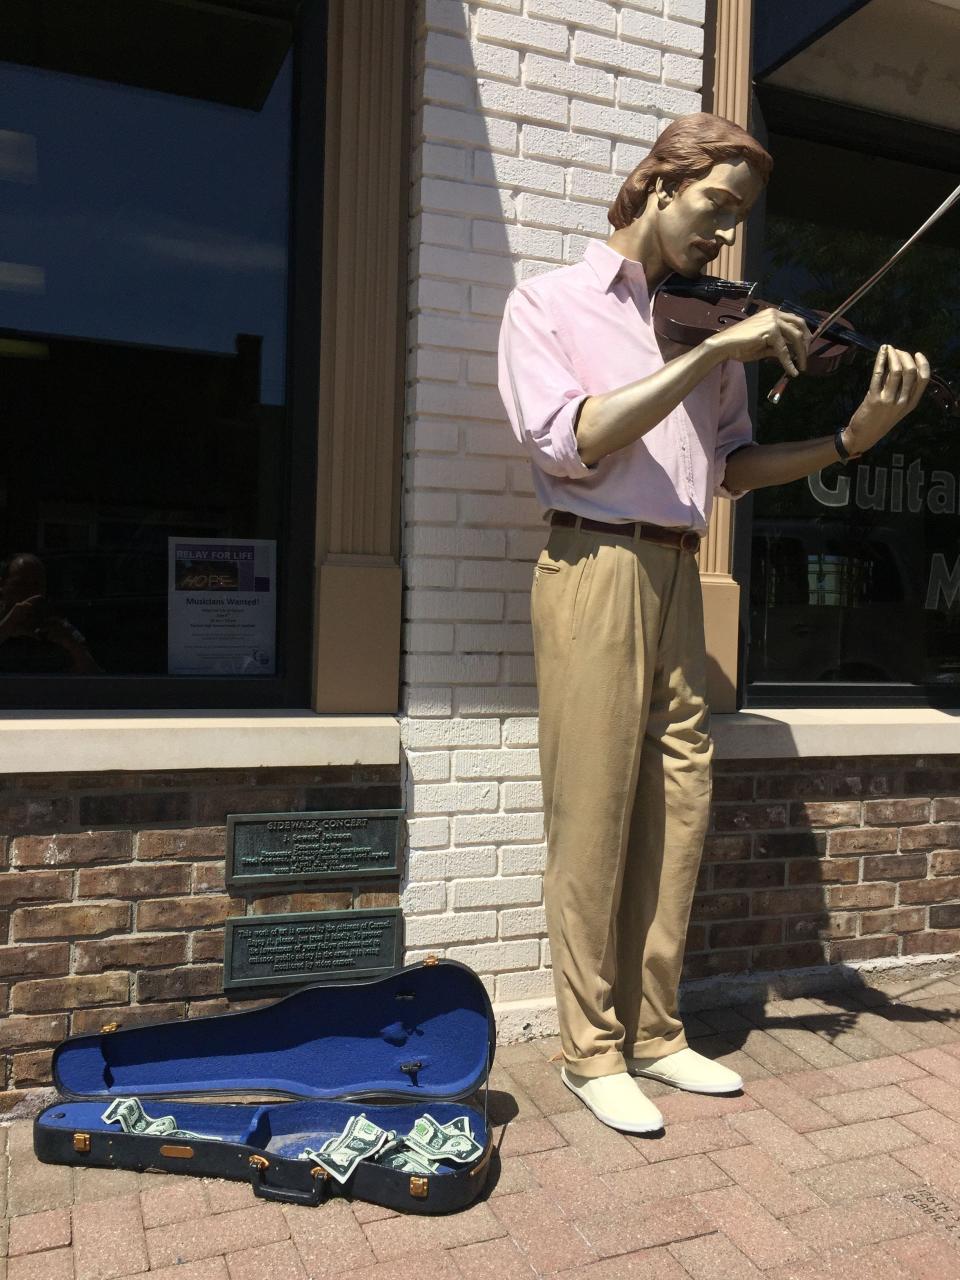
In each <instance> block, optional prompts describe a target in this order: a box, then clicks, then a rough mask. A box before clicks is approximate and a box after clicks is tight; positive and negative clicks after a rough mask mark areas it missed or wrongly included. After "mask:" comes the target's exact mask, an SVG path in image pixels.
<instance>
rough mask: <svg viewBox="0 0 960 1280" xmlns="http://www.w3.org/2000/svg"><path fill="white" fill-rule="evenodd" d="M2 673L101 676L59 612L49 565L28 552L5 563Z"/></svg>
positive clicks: (0, 582)
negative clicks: (51, 595) (52, 603)
mask: <svg viewBox="0 0 960 1280" xmlns="http://www.w3.org/2000/svg"><path fill="white" fill-rule="evenodd" d="M0 670H3V671H9V672H16V671H22V672H24V673H36V672H38V671H42V672H72V673H75V674H77V675H90V674H96V673H98V672H100V671H101V670H102V668H101V667H100V666H99V665H98V663H97V662H96V661H95V659H94V658H93V656H92V655H91V653H90V650H89V649H88V648H87V642H86V641H85V640H84V638H83V636H82V635H81V634H80V632H79V631H78V630H77V628H76V627H74V626H73V625H72V624H71V623H69V622H68V621H67V620H66V618H61V617H60V616H58V615H57V614H56V613H54V612H53V610H52V608H51V606H50V601H49V600H48V599H47V572H46V569H45V568H44V566H43V561H42V560H41V559H40V558H39V557H38V556H35V555H32V554H31V553H30V552H27V551H23V552H19V553H18V554H17V555H14V556H11V557H10V558H9V559H8V560H5V561H4V562H3V563H2V564H0Z"/></svg>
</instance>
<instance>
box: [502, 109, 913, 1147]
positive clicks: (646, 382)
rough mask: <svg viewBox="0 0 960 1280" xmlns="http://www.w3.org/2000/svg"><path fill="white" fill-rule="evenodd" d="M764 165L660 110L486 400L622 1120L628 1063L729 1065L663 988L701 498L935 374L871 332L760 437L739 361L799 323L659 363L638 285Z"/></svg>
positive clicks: (511, 316) (693, 679) (594, 1083)
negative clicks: (520, 469) (529, 556)
mask: <svg viewBox="0 0 960 1280" xmlns="http://www.w3.org/2000/svg"><path fill="white" fill-rule="evenodd" d="M771 166H772V161H771V159H770V157H769V156H768V155H767V153H766V152H765V151H764V150H763V149H762V148H761V147H760V145H759V144H758V143H757V142H756V141H755V140H754V139H753V138H751V137H750V135H749V134H747V133H745V132H744V131H743V130H741V129H739V128H738V127H737V126H736V125H733V124H731V123H730V122H728V121H725V120H722V119H720V118H719V117H717V116H711V115H707V114H697V115H693V116H688V117H684V118H683V119H681V120H677V121H675V122H674V123H673V124H671V125H670V126H669V127H668V128H667V129H666V130H664V132H663V134H662V135H661V136H660V138H659V140H658V141H657V142H656V143H655V144H654V147H653V149H652V151H651V152H650V154H649V155H648V156H647V157H646V158H645V159H644V160H643V161H642V162H641V164H640V165H639V166H638V167H637V168H636V169H635V170H634V171H633V172H632V173H631V174H630V175H629V176H628V177H627V179H626V181H625V182H624V183H623V186H622V188H621V190H620V193H619V195H618V196H617V199H616V201H615V202H614V204H613V205H612V206H611V209H610V212H609V214H608V218H609V220H610V222H611V224H612V225H613V227H614V228H615V231H614V233H613V234H612V235H611V237H610V238H609V240H607V241H606V242H603V241H593V242H591V243H590V244H589V245H588V247H587V250H586V253H585V255H584V260H583V261H582V262H580V263H578V264H576V265H575V266H570V267H564V268H560V269H558V270H555V271H550V272H547V273H545V274H541V275H539V276H536V277H534V278H532V279H530V280H526V281H524V282H523V283H522V284H520V285H518V286H517V287H516V288H515V289H514V290H513V291H512V292H511V294H510V296H509V298H508V300H507V306H506V309H505V313H504V318H503V324H502V328H501V335H500V378H499V385H500V391H501V395H502V397H503V400H504V404H505V406H506V409H507V413H508V417H509V419H510V423H511V426H512V428H513V431H514V434H515V435H516V436H517V438H518V440H519V441H520V442H521V443H522V444H523V445H524V446H525V447H526V449H527V452H528V453H529V455H530V458H531V460H532V462H533V463H534V466H533V479H534V487H535V490H536V493H537V496H538V498H539V499H540V502H541V504H542V506H543V507H545V508H547V509H548V511H549V512H550V521H551V525H552V528H551V531H550V535H549V540H548V542H547V545H546V548H545V549H544V551H543V552H542V553H541V555H540V558H539V560H538V562H537V566H536V570H535V573H534V582H533V588H532V595H531V617H532V623H533V638H534V655H535V661H536V676H537V686H538V691H539V698H540V763H541V776H542V779H543V805H544V825H545V829H546V835H547V866H546V874H545V878H544V901H545V905H546V914H547V929H548V933H549V937H550V944H551V957H552V964H553V972H554V983H555V988H556V994H557V1008H558V1016H559V1023H560V1036H561V1043H562V1048H563V1054H564V1059H565V1061H564V1065H563V1068H562V1075H563V1079H564V1082H565V1083H566V1084H567V1085H568V1087H569V1088H571V1089H573V1091H574V1092H575V1093H577V1094H578V1096H579V1097H580V1098H581V1099H582V1100H583V1101H584V1102H585V1103H586V1105H587V1106H588V1107H590V1109H591V1110H593V1111H594V1113H595V1114H596V1115H597V1116H598V1117H599V1118H600V1119H601V1120H603V1121H604V1122H605V1123H607V1124H611V1125H614V1126H615V1127H617V1128H623V1129H627V1130H630V1131H633V1132H645V1131H648V1130H651V1129H656V1128H659V1127H660V1125H661V1124H662V1118H661V1116H660V1113H659V1111H658V1110H657V1108H656V1107H655V1106H654V1105H653V1103H652V1102H651V1101H650V1100H649V1099H648V1098H646V1097H645V1096H644V1095H643V1093H642V1092H641V1091H640V1088H639V1085H638V1082H637V1081H636V1080H635V1079H633V1076H634V1075H642V1076H648V1077H652V1078H655V1079H659V1080H665V1081H668V1082H669V1083H671V1084H674V1085H677V1086H679V1087H681V1088H686V1089H691V1090H693V1091H696V1092H701V1093H723V1092H727V1091H729V1090H731V1089H737V1088H740V1087H741V1084H742V1081H741V1079H740V1077H739V1076H738V1075H737V1074H736V1073H735V1072H733V1071H731V1070H729V1069H728V1068H727V1067H725V1066H723V1065H722V1064H720V1063H715V1062H712V1061H710V1060H709V1059H708V1058H705V1057H704V1056H702V1055H701V1054H699V1053H697V1052H695V1051H694V1050H693V1049H691V1048H690V1047H689V1045H688V1044H687V1042H686V1039H685V1037H684V1030H683V1024H682V1022H681V1020H680V1018H679V1016H678V1004H677V989H678V985H679V979H680V972H681V964H682V959H683V949H684V941H685V937H686V931H687V926H688V921H689V917H690V909H691V904H692V899H693V893H694V888H695V882H696V879H697V872H698V869H699V865H700V859H701V854H702V847H703V839H704V834H705V831H706V827H707V820H708V809H709V804H710V794H711V780H710V766H711V758H712V750H713V747H712V743H711V740H710V736H709V708H708V706H707V704H706V701H705V692H706V659H705V652H704V633H703V617H702V598H701V588H700V580H699V574H698V568H697V561H696V559H695V556H694V554H693V552H694V551H695V549H696V547H697V546H698V544H699V542H700V538H701V537H702V536H703V535H704V534H705V532H706V530H707V525H708V521H709V517H710V509H711V505H712V499H713V497H714V496H715V495H720V494H722V495H725V496H728V497H731V498H737V497H740V496H741V495H742V494H743V493H745V492H746V491H747V490H748V489H753V488H758V487H760V486H762V485H769V484H782V483H784V482H786V481H789V480H794V479H797V478H799V477H801V476H805V475H807V474H810V473H812V472H815V471H818V470H820V469H821V468H823V467H826V466H828V465H830V464H831V463H834V462H836V461H837V460H838V457H839V456H843V455H844V454H846V453H849V454H851V455H853V454H856V453H859V452H862V451H863V450H864V449H866V448H868V447H869V446H870V445H871V444H873V443H875V442H876V441H877V440H878V439H879V438H880V437H881V436H882V435H884V434H885V433H886V432H887V431H889V430H890V428H891V427H892V426H893V425H894V424H895V423H896V422H897V421H899V419H900V418H902V417H904V415H905V414H907V413H908V412H909V411H910V410H911V409H912V408H913V407H914V405H915V404H916V403H917V401H918V399H919V397H920V395H921V394H922V392H923V390H924V388H925V386H926V383H927V379H928V378H929V366H928V364H927V361H926V360H925V359H924V357H923V356H922V355H920V354H919V353H918V354H917V356H916V359H915V360H914V358H912V357H911V356H909V355H908V354H906V353H905V352H897V351H893V350H888V349H885V350H882V351H881V352H880V354H879V356H878V358H877V362H876V365H875V368H874V374H873V379H872V381H871V384H870V390H869V392H868V394H867V397H866V399H865V400H864V402H863V404H862V405H861V406H860V408H859V409H858V410H857V412H856V413H855V414H854V416H853V418H852V419H851V421H850V423H849V424H848V425H847V426H845V427H844V429H843V431H842V432H837V433H836V435H827V436H821V437H819V438H815V439H811V440H807V441H794V442H789V443H782V444H774V445H758V444H755V443H754V442H753V441H752V438H751V437H752V429H751V424H750V420H749V416H748V413H747V394H746V379H745V374H744V369H743V362H744V361H747V360H758V359H760V358H762V357H764V356H773V357H775V358H776V359H778V360H779V361H780V363H781V364H782V365H783V368H784V369H785V370H786V371H787V373H789V374H791V375H796V373H797V372H798V370H801V369H803V368H804V366H805V363H806V352H807V337H808V330H807V329H806V326H805V325H804V323H803V322H802V321H800V320H799V319H797V318H795V317H792V316H790V315H787V314H784V313H780V312H777V311H774V310H765V311H763V312H760V313H759V314H758V315H756V316H753V317H751V318H749V319H747V320H743V321H741V322H739V323H737V324H733V325H731V326H730V327H729V328H728V329H726V330H724V331H722V332H720V333H718V334H716V335H714V336H711V337H710V338H708V339H707V340H706V341H705V342H703V343H702V344H700V345H699V346H697V347H694V348H691V349H683V354H681V355H678V356H676V358H672V359H668V360H667V362H666V363H665V362H664V356H663V354H662V353H661V350H660V347H659V345H658V342H657V340H656V337H655V335H654V331H653V327H652V323H651V295H652V294H653V292H654V291H655V289H656V286H657V285H659V284H660V283H661V282H662V281H663V280H665V279H666V277H667V276H668V275H670V274H671V273H672V272H678V273H679V274H681V275H683V276H688V277H694V276H697V275H699V274H700V272H701V271H702V270H703V268H704V267H705V265H706V264H707V263H708V262H709V261H710V260H711V259H712V258H714V257H715V256H716V254H717V253H718V252H719V250H720V248H721V246H722V245H729V244H732V243H733V241H734V238H735V235H736V228H737V225H738V223H740V222H741V221H742V220H743V218H744V217H745V216H746V214H747V212H748V211H749V209H750V207H751V205H752V204H753V202H754V201H755V200H756V198H757V196H758V195H759V194H760V191H761V190H762V188H763V186H764V184H765V183H766V180H767V177H768V175H769V173H770V169H771ZM669 354H674V353H672V352H671V353H669Z"/></svg>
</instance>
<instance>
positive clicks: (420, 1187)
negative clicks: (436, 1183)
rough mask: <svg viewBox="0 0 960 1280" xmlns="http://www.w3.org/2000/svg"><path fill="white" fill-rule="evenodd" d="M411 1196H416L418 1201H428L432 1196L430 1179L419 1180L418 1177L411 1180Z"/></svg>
mask: <svg viewBox="0 0 960 1280" xmlns="http://www.w3.org/2000/svg"><path fill="white" fill-rule="evenodd" d="M410 1194H411V1195H412V1196H416V1198H417V1199H418V1200H426V1198H427V1196H428V1195H429V1194H430V1179H429V1178H418V1177H416V1176H414V1177H411V1179H410Z"/></svg>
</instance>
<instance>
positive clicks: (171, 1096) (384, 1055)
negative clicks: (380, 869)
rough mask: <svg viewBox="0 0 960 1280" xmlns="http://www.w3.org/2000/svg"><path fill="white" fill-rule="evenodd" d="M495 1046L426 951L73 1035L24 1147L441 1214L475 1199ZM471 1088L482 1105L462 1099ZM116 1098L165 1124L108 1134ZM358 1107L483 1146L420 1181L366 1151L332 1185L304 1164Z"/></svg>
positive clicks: (477, 1012) (285, 1195) (397, 1128)
mask: <svg viewBox="0 0 960 1280" xmlns="http://www.w3.org/2000/svg"><path fill="white" fill-rule="evenodd" d="M495 1044H496V1029H495V1024H494V1018H493V1010H492V1008H491V1005H490V1000H489V997H488V996H487V992H486V990H485V988H484V986H483V984H482V983H481V982H480V980H479V978H478V977H477V975H476V974H475V973H474V972H473V970H472V969H469V968H468V967H467V966H466V965H463V964H459V963H458V962H456V961H452V960H437V959H434V958H433V957H429V958H428V959H427V960H426V961H424V962H422V963H420V964H414V965H409V966H408V967H406V968H403V969H399V970H397V971H396V972H395V973H392V974H389V975H388V976H387V977H385V978H378V979H376V980H374V981H371V982H352V983H328V984H323V985H317V986H311V987H306V988H303V989H302V990H300V991H297V992H295V993H294V994H293V995H289V996H286V997H284V998H283V999H281V1000H278V1001H276V1002H275V1003H274V1004H271V1005H265V1006H262V1007H261V1008H258V1009H251V1010H245V1011H243V1012H239V1013H227V1014H219V1015H217V1016H215V1017H210V1018H193V1019H186V1020H181V1021H178V1022H165V1023H155V1024H150V1025H145V1026H137V1027H131V1028H129V1029H127V1030H117V1031H105V1032H103V1033H102V1034H100V1035H86V1036H71V1037H70V1038H68V1039H67V1040H64V1041H63V1043H62V1044H60V1045H59V1046H58V1047H57V1049H56V1051H55V1053H54V1057H53V1075H54V1081H55V1083H56V1085H57V1088H58V1090H59V1091H60V1093H61V1095H62V1096H61V1100H60V1101H58V1102H56V1103H53V1104H52V1105H51V1106H48V1107H47V1108H46V1109H45V1110H44V1111H42V1112H41V1114H40V1115H39V1116H37V1118H36V1120H35V1121H34V1131H33V1132H34V1150H35V1151H36V1154H37V1157H38V1159H40V1160H42V1161H45V1162H47V1163H50V1164H72V1165H99V1166H101V1167H108V1168H120V1169H136V1170H141V1171H142V1170H145V1169H152V1170H158V1171H163V1172H169V1173H180V1174H184V1173H187V1174H197V1175H201V1176H206V1177H214V1178H234V1179H237V1180H240V1181H243V1180H247V1181H249V1182H250V1183H251V1185H252V1187H253V1190H254V1193H255V1194H256V1195H258V1196H261V1197H263V1198H265V1199H268V1200H282V1201H285V1202H287V1203H293V1204H308V1205H316V1204H320V1203H321V1201H323V1200H324V1199H326V1198H327V1197H328V1196H330V1195H343V1196H346V1197H347V1198H350V1199H360V1200H368V1201H372V1202H373V1203H375V1204H380V1205H385V1206H387V1207H388V1208H391V1209H398V1210H405V1211H408V1212H414V1213H447V1212H449V1211H451V1210H454V1209H460V1208H463V1207H464V1206H465V1205H467V1204H469V1203H470V1202H471V1201H472V1200H474V1199H475V1198H476V1197H477V1195H479V1193H480V1191H481V1190H482V1189H483V1186H484V1184H485V1182H486V1179H487V1174H488V1172H489V1162H490V1156H491V1148H492V1143H491V1136H490V1129H489V1126H488V1124H487V1119H486V1106H485V1102H486V1092H485V1089H486V1084H487V1077H488V1075H489V1071H490V1067H491V1065H492V1063H493V1056H494V1049H495ZM481 1086H482V1087H484V1106H483V1107H481V1106H479V1105H477V1104H476V1103H472V1104H468V1102H467V1099H470V1098H472V1097H473V1095H474V1094H475V1093H476V1092H477V1091H478V1090H479V1089H480V1088H481ZM231 1095H233V1099H232V1100H231ZM239 1095H242V1096H243V1097H244V1099H245V1100H244V1101H242V1102H241V1101H238V1100H237V1098H238V1096H239ZM118 1098H125V1099H129V1098H136V1099H138V1100H140V1101H141V1102H142V1103H143V1110H144V1111H145V1112H148V1113H149V1116H150V1117H159V1116H161V1115H163V1116H167V1115H168V1114H172V1115H173V1117H174V1119H175V1122H176V1128H175V1129H174V1130H173V1131H172V1132H170V1133H149V1132H130V1133H127V1132H122V1131H120V1129H118V1127H117V1125H116V1124H111V1123H106V1122H105V1121H104V1120H103V1119H102V1117H103V1115H104V1113H105V1112H106V1111H107V1108H108V1107H110V1104H111V1101H112V1100H115V1099H118ZM251 1098H256V1099H259V1101H250V1099H251ZM361 1112H362V1113H363V1115H365V1116H366V1118H367V1120H368V1121H370V1122H372V1123H373V1124H375V1125H377V1126H379V1127H380V1128H382V1129H385V1130H388V1131H390V1130H392V1131H394V1132H396V1133H398V1134H401V1135H402V1134H406V1133H409V1132H410V1131H411V1130H412V1129H413V1126H414V1124H415V1123H416V1122H417V1121H418V1119H420V1118H421V1117H423V1116H424V1115H425V1114H426V1115H429V1116H430V1117H432V1119H433V1120H435V1121H436V1122H437V1124H438V1125H441V1126H442V1125H446V1124H449V1122H450V1121H453V1120H454V1119H456V1118H458V1117H463V1116H467V1117H469V1130H470V1133H471V1134H472V1137H473V1139H474V1140H475V1142H476V1143H477V1144H478V1145H479V1148H480V1150H479V1152H477V1153H476V1155H475V1156H471V1157H470V1161H469V1163H456V1162H454V1161H452V1160H440V1161H439V1162H437V1167H436V1168H435V1169H433V1170H430V1171H429V1172H427V1171H420V1172H418V1173H411V1172H409V1171H407V1170H403V1169H398V1168H391V1167H386V1166H384V1165H381V1164H377V1163H375V1157H372V1158H370V1159H364V1160H361V1161H360V1163H359V1164H357V1165H356V1167H355V1168H354V1169H353V1171H352V1172H351V1173H350V1174H349V1176H348V1177H347V1178H346V1180H345V1181H343V1182H342V1183H341V1182H340V1181H339V1180H338V1178H336V1177H333V1176H331V1175H330V1174H329V1173H327V1172H326V1171H325V1170H324V1169H323V1168H322V1167H320V1166H319V1165H317V1164H313V1163H312V1162H311V1161H310V1160H308V1159H305V1158H303V1156H302V1153H303V1151H304V1149H305V1148H313V1149H318V1148H319V1147H321V1145H322V1144H323V1143H324V1142H326V1141H327V1140H328V1139H331V1138H333V1137H335V1136H336V1135H337V1134H339V1133H340V1132H341V1131H342V1130H343V1128H344V1126H345V1125H346V1124H347V1122H348V1120H349V1119H350V1117H351V1116H355V1115H358V1114H360V1113H361ZM424 1123H427V1124H429V1122H424ZM459 1123H460V1124H462V1121H460V1122H459ZM182 1131H185V1132H186V1135H187V1136H179V1134H180V1133H181V1132H182Z"/></svg>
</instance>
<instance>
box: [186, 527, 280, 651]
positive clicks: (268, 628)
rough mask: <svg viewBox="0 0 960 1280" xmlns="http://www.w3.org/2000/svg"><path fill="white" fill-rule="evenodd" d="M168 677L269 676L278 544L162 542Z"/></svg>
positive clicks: (263, 540)
mask: <svg viewBox="0 0 960 1280" xmlns="http://www.w3.org/2000/svg"><path fill="white" fill-rule="evenodd" d="M167 571H168V575H167V673H168V675H177V676H193V675H260V676H269V675H274V674H275V673H276V664H277V622H276V615H277V590H276V588H277V544H276V542H275V541H274V540H272V539H266V538H169V539H168V541H167Z"/></svg>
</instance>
